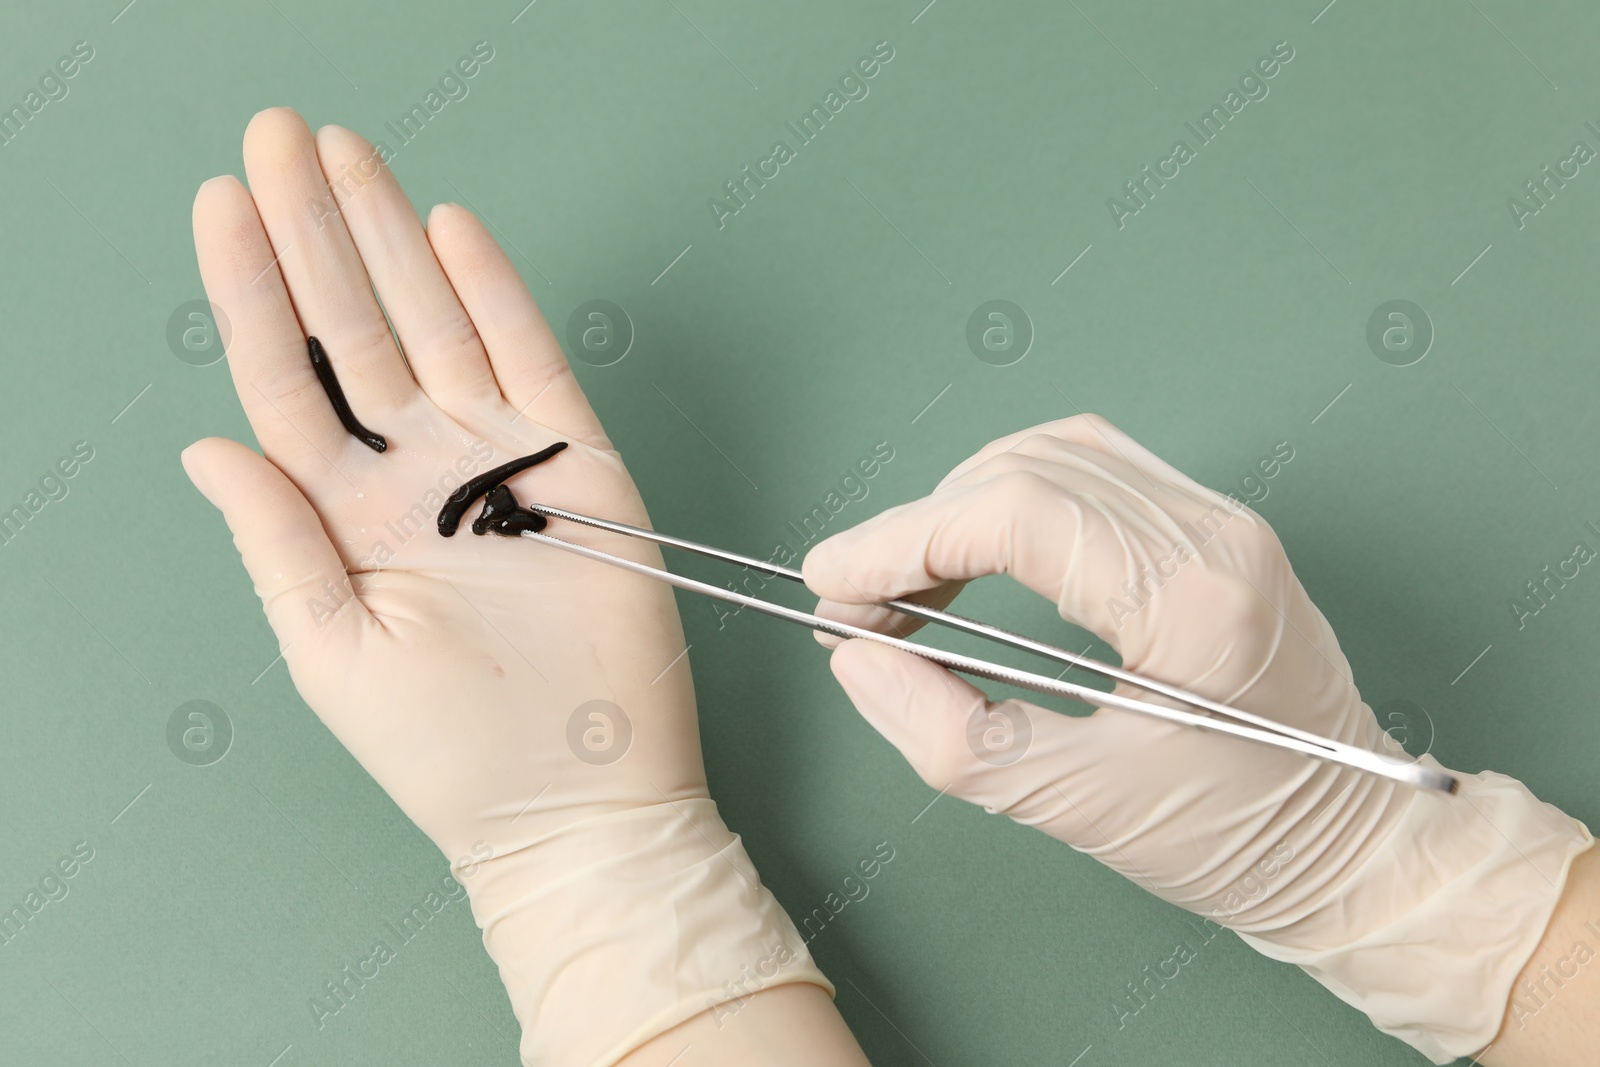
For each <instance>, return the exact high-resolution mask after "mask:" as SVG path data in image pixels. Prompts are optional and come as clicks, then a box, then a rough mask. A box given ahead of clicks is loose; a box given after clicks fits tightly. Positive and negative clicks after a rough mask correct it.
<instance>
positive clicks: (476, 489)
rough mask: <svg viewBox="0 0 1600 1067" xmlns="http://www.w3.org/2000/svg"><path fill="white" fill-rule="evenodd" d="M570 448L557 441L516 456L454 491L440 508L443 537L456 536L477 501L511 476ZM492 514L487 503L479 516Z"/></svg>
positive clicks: (514, 502) (508, 493) (512, 502)
mask: <svg viewBox="0 0 1600 1067" xmlns="http://www.w3.org/2000/svg"><path fill="white" fill-rule="evenodd" d="M566 447H567V442H565V441H557V442H556V443H555V444H553V445H551V446H550V447H549V448H544V449H540V450H539V451H538V452H535V453H534V454H533V455H531V456H523V457H522V458H521V459H514V460H512V461H511V462H510V463H503V464H501V465H500V466H498V467H496V468H495V469H494V470H492V471H484V472H483V473H482V474H480V475H478V476H477V477H476V478H473V479H472V480H471V481H469V482H467V484H465V485H463V486H462V487H461V488H460V489H457V490H456V491H455V492H453V493H451V494H450V499H448V500H446V501H445V502H444V507H442V508H440V509H439V536H440V537H454V536H455V532H456V531H457V530H458V529H460V528H461V520H462V519H463V518H465V517H466V514H467V509H468V508H470V507H471V506H472V502H473V501H474V500H476V499H478V498H479V497H480V496H483V495H484V494H486V493H488V492H489V491H490V490H491V489H494V488H495V487H497V486H499V485H500V484H501V483H502V482H504V481H505V480H506V479H507V478H510V477H513V476H514V475H517V474H521V473H522V472H523V471H525V470H527V469H528V468H529V467H534V466H537V465H538V464H540V463H543V462H544V461H545V460H547V459H549V458H550V457H551V456H553V455H555V454H556V453H557V452H560V451H561V450H562V449H563V448H566ZM510 493H511V490H509V489H507V490H506V495H507V496H509V495H510ZM511 504H512V506H513V507H515V505H516V500H515V499H512V501H511ZM528 514H529V515H532V514H534V513H533V512H528ZM488 515H489V508H488V507H487V506H485V509H484V515H480V516H479V521H480V522H482V521H486V518H485V517H486V516H488ZM474 525H476V524H474ZM485 528H486V529H487V528H488V527H487V526H486V527H485ZM530 528H531V527H530ZM539 529H543V526H542V525H541V526H540V527H539ZM474 532H476V531H474Z"/></svg>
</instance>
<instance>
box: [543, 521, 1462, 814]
mask: <svg viewBox="0 0 1600 1067" xmlns="http://www.w3.org/2000/svg"><path fill="white" fill-rule="evenodd" d="M528 510H530V511H535V512H538V513H539V514H541V515H546V516H549V517H550V518H553V519H565V520H566V521H568V522H576V523H581V524H582V525H584V526H593V527H596V528H597V529H601V530H609V531H611V532H612V533H619V534H625V535H626V536H628V537H639V538H643V539H644V540H646V541H653V542H655V543H656V544H658V545H665V546H667V547H668V548H677V549H681V550H683V551H685V552H693V553H695V554H697V555H701V556H707V557H709V558H711V559H716V560H721V561H723V562H724V563H736V564H739V565H741V566H744V567H748V568H750V569H751V570H754V571H757V572H759V573H761V574H770V575H774V576H776V577H779V578H787V579H789V580H790V581H792V582H802V583H803V582H804V579H803V578H802V577H801V574H800V572H799V571H797V570H794V569H793V568H791V567H782V566H779V565H777V564H774V563H768V562H767V561H765V560H759V559H754V558H752V557H750V556H742V555H740V554H738V553H737V552H728V551H725V550H723V549H720V548H712V547H711V546H709V545H702V544H699V543H697V542H694V541H687V540H685V539H683V538H681V537H673V536H671V535H669V534H663V533H657V532H655V531H654V530H646V529H643V528H642V527H638V526H629V525H628V524H626V523H621V522H612V521H611V520H609V519H597V518H594V517H593V516H590V515H579V514H576V513H574V512H571V511H564V510H562V509H561V508H553V507H548V506H546V505H544V504H530V505H528ZM522 536H523V537H525V538H527V539H529V540H530V541H538V542H540V543H542V544H547V545H554V546H555V547H557V548H560V549H562V550H564V551H567V552H574V553H576V554H578V555H580V556H584V557H586V558H588V559H593V560H598V561H600V562H602V563H609V564H611V565H612V566H615V567H621V568H623V569H625V570H629V571H633V572H634V573H636V574H643V575H647V576H648V577H651V578H657V579H659V580H661V581H663V582H666V583H668V584H670V585H674V586H677V587H678V588H679V589H687V590H689V591H690V592H694V593H700V594H702V595H704V596H709V597H712V598H714V599H717V600H722V601H726V602H728V603H731V604H739V605H742V606H744V607H747V608H750V609H751V610H753V611H757V612H760V613H761V614H763V615H771V616H774V617H775V618H779V619H787V620H788V621H790V622H797V623H799V624H801V625H802V626H809V627H810V628H811V629H813V630H820V631H822V632H823V633H827V634H833V635H834V636H836V637H859V638H862V639H864V640H868V641H877V642H879V643H880V644H885V645H889V646H891V647H893V648H898V649H902V650H903V651H906V652H910V653H912V654H914V655H918V656H921V657H922V658H924V659H927V660H932V661H933V662H934V663H937V664H939V665H940V666H942V667H946V668H948V669H950V670H955V671H960V672H961V673H963V674H970V675H973V676H975V677H978V678H987V679H990V680H992V681H996V682H1005V683H1007V684H1008V685H1015V686H1018V687H1020V688H1023V689H1031V690H1033V691H1035V692H1038V693H1050V694H1054V695H1055V696H1063V697H1068V698H1070V699H1072V700H1078V701H1082V702H1083V703H1086V704H1094V705H1097V706H1099V707H1110V708H1121V709H1123V710H1125V711H1133V712H1138V713H1139V714H1141V715H1153V716H1155V717H1156V718H1158V719H1166V720H1168V721H1169V722H1177V723H1183V724H1184V725H1187V726H1196V727H1199V728H1200V729H1202V730H1214V731H1216V732H1218V733H1224V734H1232V735H1233V736H1235V737H1243V738H1246V739H1248V740H1251V741H1256V742H1260V743H1261V744H1266V745H1273V746H1275V747H1277V748H1284V749H1288V750H1290V751H1291V752H1299V753H1302V754H1304V755H1307V756H1313V757H1315V758H1317V759H1321V760H1326V761H1328V762H1329V763H1338V764H1342V765H1344V766H1346V767H1353V768H1355V769H1356V770H1359V771H1365V772H1366V773H1368V774H1375V775H1378V776H1380V777H1383V778H1392V779H1393V780H1395V781H1397V782H1403V783H1405V784H1406V785H1410V786H1415V787H1416V788H1418V789H1433V790H1437V791H1439V792H1441V793H1454V792H1455V791H1456V785H1457V782H1456V779H1455V777H1454V776H1452V775H1450V774H1447V773H1445V772H1443V771H1439V770H1434V769H1433V768H1431V767H1425V766H1423V765H1422V764H1421V763H1418V762H1415V761H1412V760H1404V759H1399V758H1397V757H1395V756H1390V755H1387V754H1385V753H1382V752H1373V751H1370V750H1368V749H1364V748H1358V747H1357V746H1355V745H1349V744H1345V743H1344V742H1342V741H1334V740H1332V739H1330V738H1326V737H1319V736H1317V735H1316V734H1313V733H1308V732H1307V731H1305V730H1299V729H1296V728H1295V727H1293V726H1288V725H1285V724H1284V723H1280V722H1274V721H1273V720H1271V719H1268V718H1264V717H1262V716H1260V715H1253V714H1251V713H1250V712H1247V711H1240V710H1239V709H1238V708H1233V707H1229V706H1228V705H1226V704H1221V703H1218V702H1217V701H1214V700H1211V699H1209V698H1207V697H1203V696H1201V695H1199V694H1198V693H1191V692H1189V691H1188V690H1186V689H1182V688H1179V687H1178V686H1175V685H1169V684H1168V683H1166V682H1162V681H1158V680H1156V679H1154V678H1146V677H1144V676H1142V675H1138V674H1135V673H1133V672H1132V671H1125V670H1123V669H1122V668H1120V667H1113V666H1111V665H1110V664H1108V663H1101V662H1099V661H1098V660H1094V659H1090V658H1088V657H1087V656H1080V655H1078V654H1077V653H1074V652H1068V651H1066V650H1065V649H1060V648H1056V647H1055V646H1053V645H1047V644H1045V643H1044V642H1043V641H1035V640H1034V639H1033V638H1031V637H1024V636H1022V635H1021V634H1014V633H1012V632H1010V631H1009V630H1002V629H1001V628H1000V627H998V626H990V625H989V624H988V623H983V622H978V621H976V620H974V619H968V618H964V617H963V616H960V615H955V614H952V613H951V612H948V611H940V610H938V609H936V608H930V607H925V606H924V605H922V604H916V603H912V602H911V601H908V600H889V601H885V602H884V604H883V605H882V606H884V607H888V608H893V609H894V610H895V611H899V612H903V613H904V614H906V615H914V616H916V617H917V618H919V619H925V620H927V621H928V622H936V623H938V624H940V625H941V626H948V627H950V628H951V629H955V630H961V631H963V632H965V633H969V634H975V635H977V636H979V637H984V638H988V639H989V640H991V641H998V642H999V643H1001V644H1003V645H1010V646H1011V647H1012V648H1019V649H1022V650H1023V651H1025V652H1032V653H1034V654H1036V655H1040V656H1044V657H1045V658H1047V659H1053V660H1056V661H1058V662H1060V663H1067V664H1071V665H1072V666H1074V667H1077V668H1079V669H1080V670H1085V671H1089V672H1090V673H1092V674H1097V675H1100V676H1101V677H1104V678H1110V679H1113V680H1114V681H1118V682H1124V683H1126V684H1128V685H1132V686H1136V687H1138V688H1139V689H1142V690H1144V691H1145V692H1148V693H1158V694H1160V695H1161V696H1164V697H1167V698H1168V699H1171V700H1176V701H1179V702H1180V703H1183V704H1186V705H1188V706H1189V707H1190V708H1193V709H1197V710H1192V711H1191V710H1180V709H1177V708H1169V707H1167V706H1166V705H1164V704H1154V703H1150V702H1149V701H1145V700H1139V699H1136V698H1133V697H1127V696H1122V695H1120V694H1116V693H1107V692H1104V691H1103V690H1099V689H1094V688H1091V687H1089V686H1084V685H1076V684H1074V683H1072V682H1065V681H1062V680H1061V679H1059V678H1051V677H1048V676H1046V675H1042V674H1032V673H1029V672H1028V671H1020V670H1017V669H1015V668H1013V667H1006V666H1003V665H1001V664H998V663H990V662H988V661H986V660H981V659H975V658H973V657H971V656H963V655H958V654H957V653H954V652H945V651H944V650H942V649H937V648H930V647H929V646H927V645H919V644H916V643H914V642H911V641H906V640H903V639H901V638H898V637H889V636H886V635H884V634H880V633H874V632H873V631H871V630H864V629H862V628H860V627H858V626H851V625H849V624H847V623H842V622H834V621H832V620H830V619H824V618H822V617H820V616H818V615H813V614H811V613H810V612H806V611H798V610H796V609H794V608H788V607H784V606H783V605H781V604H774V603H772V602H771V601H767V600H760V599H758V598H756V597H753V596H748V595H746V594H744V593H736V592H733V591H732V590H729V589H724V588H722V587H721V586H717V585H711V584H709V583H707V582H700V581H696V580H695V579H693V578H685V577H682V576H681V575H677V574H673V573H672V572H670V571H665V570H658V569H657V568H655V567H650V566H646V565H644V564H642V563H635V562H634V561H633V560H631V559H623V558H622V557H620V556H613V555H611V554H610V553H609V552H602V551H600V550H599V549H595V548H590V547H588V546H587V545H579V544H574V543H573V542H571V541H564V540H562V539H561V538H559V537H551V536H550V535H549V534H546V533H536V532H534V531H532V530H523V531H522ZM1214 716H1217V717H1214Z"/></svg>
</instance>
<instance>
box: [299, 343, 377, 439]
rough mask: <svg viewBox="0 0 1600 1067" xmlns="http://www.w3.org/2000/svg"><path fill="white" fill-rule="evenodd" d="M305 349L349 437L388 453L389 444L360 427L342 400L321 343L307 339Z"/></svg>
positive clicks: (347, 403)
mask: <svg viewBox="0 0 1600 1067" xmlns="http://www.w3.org/2000/svg"><path fill="white" fill-rule="evenodd" d="M306 348H308V349H309V350H310V352H311V367H312V369H313V370H315V371H316V372H317V380H318V381H320V382H321V383H322V391H323V392H325V393H327V394H328V402H329V403H331V404H332V405H333V410H334V413H335V414H337V415H338V416H339V421H340V422H342V423H343V424H344V428H345V429H346V430H349V431H350V436H351V437H354V438H355V439H356V440H358V441H360V442H361V443H362V444H364V445H366V446H367V447H368V448H370V449H372V450H373V451H374V452H386V451H388V449H389V442H388V441H385V440H384V439H383V435H382V434H378V433H373V432H372V431H371V430H369V429H367V428H366V427H365V426H363V425H361V423H360V422H359V421H358V420H357V419H356V415H355V412H353V411H351V410H350V401H348V400H346V399H345V398H344V389H343V388H341V387H340V385H339V378H338V376H337V375H335V374H334V373H333V364H332V363H330V362H329V361H328V353H327V352H326V351H325V350H324V349H323V347H322V342H321V341H319V340H317V339H316V338H315V337H308V338H306Z"/></svg>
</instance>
